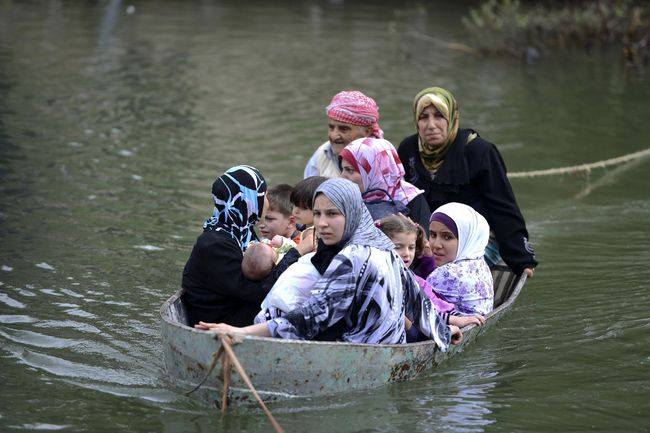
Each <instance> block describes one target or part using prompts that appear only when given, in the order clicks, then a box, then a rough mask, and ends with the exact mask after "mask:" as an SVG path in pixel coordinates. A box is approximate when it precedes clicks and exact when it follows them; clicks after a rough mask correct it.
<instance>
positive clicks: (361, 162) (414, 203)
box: [340, 137, 436, 278]
mask: <svg viewBox="0 0 650 433" xmlns="http://www.w3.org/2000/svg"><path fill="white" fill-rule="evenodd" d="M340 158H341V165H342V167H343V173H342V174H341V177H343V178H345V179H348V180H350V181H352V182H354V183H356V184H357V186H358V187H359V189H360V190H361V193H362V196H363V200H364V202H366V205H367V206H368V208H369V210H370V213H371V214H373V213H375V215H373V217H374V218H375V219H381V218H383V217H385V216H386V214H385V213H382V212H379V213H376V212H373V210H372V208H371V207H372V205H371V204H370V202H373V201H378V200H390V199H392V200H393V201H395V202H396V203H397V204H399V205H403V206H402V207H403V208H405V211H401V212H402V213H405V214H406V215H407V216H408V217H409V218H410V219H411V220H412V221H413V222H414V223H416V224H417V225H419V226H420V227H421V228H422V229H423V231H424V235H425V239H426V238H428V237H429V217H431V211H430V210H429V204H428V203H427V201H426V199H425V198H424V194H423V192H424V191H422V190H421V189H419V188H417V187H415V186H414V185H413V184H411V183H409V182H407V181H405V180H404V166H403V165H402V162H401V161H400V159H399V156H398V155H397V150H395V146H393V145H392V144H391V143H390V141H388V140H384V139H380V138H371V137H368V138H360V139H358V140H355V141H353V142H352V143H350V144H349V145H348V146H347V147H346V148H345V149H343V150H342V151H341V154H340ZM373 190H375V191H373ZM386 194H388V195H389V196H390V197H387V196H386ZM375 206H376V205H375ZM379 206H381V205H379ZM384 211H386V210H384ZM398 211H400V210H399V209H396V208H395V209H391V210H390V213H396V212H398ZM435 266H436V265H435V260H434V259H433V256H432V255H431V254H430V252H429V251H425V252H424V255H422V256H419V257H416V258H415V260H413V263H412V264H411V268H412V269H413V272H415V274H416V275H418V276H420V277H423V278H424V277H426V276H427V275H429V273H430V272H431V271H432V270H433V269H434V268H435Z"/></svg>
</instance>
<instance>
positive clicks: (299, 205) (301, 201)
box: [289, 176, 327, 239]
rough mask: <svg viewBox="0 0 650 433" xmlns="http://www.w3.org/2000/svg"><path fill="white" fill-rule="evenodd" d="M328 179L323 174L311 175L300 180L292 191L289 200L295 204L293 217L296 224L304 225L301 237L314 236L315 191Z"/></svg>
mask: <svg viewBox="0 0 650 433" xmlns="http://www.w3.org/2000/svg"><path fill="white" fill-rule="evenodd" d="M326 180H327V178H326V177H323V176H310V177H307V178H305V179H303V180H301V181H300V182H298V183H297V184H296V186H294V187H293V190H292V191H291V196H290V197H289V200H290V201H291V204H292V205H293V217H294V219H295V222H296V224H301V225H303V226H304V227H303V229H302V235H301V239H305V238H306V237H307V236H314V212H312V208H313V207H314V192H315V191H316V188H318V186H319V185H320V184H321V183H323V182H325V181H326Z"/></svg>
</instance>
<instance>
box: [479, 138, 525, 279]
mask: <svg viewBox="0 0 650 433" xmlns="http://www.w3.org/2000/svg"><path fill="white" fill-rule="evenodd" d="M481 141H482V142H483V149H482V151H481V152H480V155H471V154H470V155H468V160H470V161H471V160H472V158H476V159H478V161H479V165H478V166H479V173H478V174H477V180H476V182H475V184H476V185H478V188H479V191H480V193H481V196H482V198H483V199H482V200H481V201H482V206H483V208H484V212H483V215H484V216H485V217H486V219H487V221H488V224H489V225H490V228H491V229H492V230H493V231H494V234H495V236H496V240H497V242H498V243H499V252H500V254H501V257H502V258H503V261H504V262H506V264H507V265H508V266H509V267H510V268H511V269H512V270H513V272H515V273H516V274H517V275H519V274H521V272H522V271H523V270H524V269H525V268H527V267H535V266H537V260H536V259H535V254H534V251H533V248H532V245H531V244H530V243H529V241H528V230H526V223H525V221H524V217H523V216H522V214H521V211H520V210H519V206H517V201H516V199H515V195H514V192H513V191H512V186H511V185H510V181H509V180H508V176H507V174H506V166H505V163H504V162H503V159H502V158H501V154H500V153H499V151H498V149H497V148H496V146H495V145H494V144H492V143H489V142H486V141H484V140H481ZM475 145H477V147H478V145H480V144H479V143H469V144H468V145H467V148H468V149H471V148H472V147H473V146H475Z"/></svg>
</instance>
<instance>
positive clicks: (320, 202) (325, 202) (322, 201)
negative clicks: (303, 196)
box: [314, 193, 336, 209]
mask: <svg viewBox="0 0 650 433" xmlns="http://www.w3.org/2000/svg"><path fill="white" fill-rule="evenodd" d="M335 207H336V205H335V204H334V203H333V202H332V200H330V199H329V198H328V197H327V196H326V195H325V194H322V193H321V194H318V195H317V196H316V199H314V209H316V208H318V209H326V208H335Z"/></svg>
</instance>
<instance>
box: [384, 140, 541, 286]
mask: <svg viewBox="0 0 650 433" xmlns="http://www.w3.org/2000/svg"><path fill="white" fill-rule="evenodd" d="M473 132H474V131H472V130H469V129H461V130H459V131H458V135H457V137H456V140H454V142H453V143H452V144H451V146H450V148H449V150H448V151H447V155H445V160H444V162H443V163H442V165H441V166H440V168H439V169H438V172H437V173H436V175H435V176H434V175H432V174H431V173H430V172H429V171H428V170H427V169H426V168H425V167H424V164H423V163H422V160H421V158H420V153H419V149H418V135H417V134H414V135H411V136H409V137H406V138H405V139H404V140H403V141H402V142H401V143H400V145H399V149H398V150H397V154H398V155H399V157H400V159H401V161H402V164H404V170H405V175H404V178H405V179H406V180H407V181H408V182H411V183H412V184H414V185H415V186H417V187H418V188H421V189H423V190H424V196H425V198H426V200H427V202H428V203H429V207H430V208H431V212H435V210H436V209H437V208H438V207H440V206H442V205H443V204H446V203H449V202H459V203H464V204H466V205H468V206H471V207H473V208H474V210H476V211H477V212H479V213H480V214H481V215H483V216H484V217H485V219H486V220H487V222H488V224H489V225H490V228H491V229H492V230H493V231H494V233H495V236H496V240H497V242H498V243H499V252H500V254H501V257H502V258H503V260H504V261H505V262H506V264H507V265H508V266H509V267H510V268H511V269H512V270H513V271H514V272H515V273H516V274H521V272H522V271H523V270H524V269H525V268H527V267H535V266H537V260H535V255H534V252H533V249H532V246H531V245H530V243H529V242H528V231H527V230H526V223H525V221H524V218H523V216H522V215H521V211H520V210H519V207H518V206H517V202H516V200H515V195H514V193H513V191H512V186H511V185H510V181H508V177H507V175H506V166H505V163H504V162H503V159H502V158H501V154H500V153H499V150H498V149H497V148H496V146H495V145H494V144H492V143H490V142H488V141H486V140H483V139H482V138H481V137H476V138H475V139H474V140H472V141H471V142H469V143H467V137H468V136H469V134H470V133H473Z"/></svg>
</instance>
